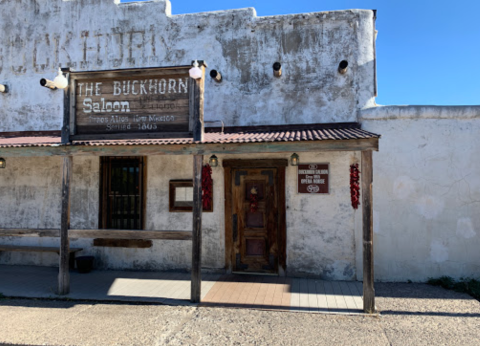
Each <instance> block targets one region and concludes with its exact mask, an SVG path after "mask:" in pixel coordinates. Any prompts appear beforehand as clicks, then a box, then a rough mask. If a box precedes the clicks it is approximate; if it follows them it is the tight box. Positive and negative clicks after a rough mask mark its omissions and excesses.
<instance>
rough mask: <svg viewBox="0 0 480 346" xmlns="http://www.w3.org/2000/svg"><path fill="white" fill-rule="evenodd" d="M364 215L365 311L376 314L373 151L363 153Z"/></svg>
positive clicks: (362, 191)
mask: <svg viewBox="0 0 480 346" xmlns="http://www.w3.org/2000/svg"><path fill="white" fill-rule="evenodd" d="M360 176H361V179H362V190H361V193H362V202H363V203H362V214H363V311H364V312H366V313H369V314H371V313H373V312H375V288H374V273H373V266H374V262H373V209H372V208H373V205H372V203H373V196H372V183H373V164H372V151H371V150H365V151H362V171H361V174H360Z"/></svg>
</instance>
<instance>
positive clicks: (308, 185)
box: [297, 163, 330, 194]
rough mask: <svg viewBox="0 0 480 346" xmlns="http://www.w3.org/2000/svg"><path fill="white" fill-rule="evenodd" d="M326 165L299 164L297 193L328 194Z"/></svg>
mask: <svg viewBox="0 0 480 346" xmlns="http://www.w3.org/2000/svg"><path fill="white" fill-rule="evenodd" d="M329 166H330V165H329V164H328V163H303V164H299V165H298V166H297V167H298V171H297V182H298V184H297V186H298V190H297V192H298V193H308V194H328V193H330V188H329V187H330V186H329V174H330V167H329Z"/></svg>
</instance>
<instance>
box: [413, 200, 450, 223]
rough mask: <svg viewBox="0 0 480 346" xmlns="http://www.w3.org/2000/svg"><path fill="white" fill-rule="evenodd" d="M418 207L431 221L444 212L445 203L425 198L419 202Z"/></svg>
mask: <svg viewBox="0 0 480 346" xmlns="http://www.w3.org/2000/svg"><path fill="white" fill-rule="evenodd" d="M416 206H417V210H418V212H419V213H420V214H422V215H423V216H424V217H425V218H426V219H428V220H431V219H434V218H436V217H437V215H439V214H440V213H441V212H442V210H443V206H444V203H443V201H442V200H439V199H437V198H435V197H433V196H423V197H422V198H420V199H419V200H418V201H417V203H416Z"/></svg>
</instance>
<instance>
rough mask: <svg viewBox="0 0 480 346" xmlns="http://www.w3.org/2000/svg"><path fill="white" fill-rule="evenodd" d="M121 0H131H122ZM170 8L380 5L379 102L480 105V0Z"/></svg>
mask: <svg viewBox="0 0 480 346" xmlns="http://www.w3.org/2000/svg"><path fill="white" fill-rule="evenodd" d="M122 2H130V1H126V0H122ZM171 3H172V13H173V14H181V13H193V12H204V11H218V10H226V9H234V8H244V7H255V9H256V10H257V15H258V16H268V15H274V14H287V13H304V12H321V11H331V10H342V9H351V8H361V9H376V10H377V11H378V12H377V30H378V38H377V75H378V97H377V103H378V104H384V105H389V104H416V105H419V104H429V105H475V104H476V105H480V21H479V19H478V18H479V17H478V13H480V1H479V0H456V1H452V0H450V1H447V0H437V1H432V0H416V1H413V0H357V1H354V0H275V1H274V0H228V1H225V0H223V1H220V0H206V1H198V0H196V1H193V0H171Z"/></svg>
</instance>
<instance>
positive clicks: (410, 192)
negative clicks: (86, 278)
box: [0, 0, 480, 290]
mask: <svg viewBox="0 0 480 346" xmlns="http://www.w3.org/2000/svg"><path fill="white" fill-rule="evenodd" d="M170 6H171V5H170V1H164V0H156V1H151V2H141V3H128V4H120V3H118V1H114V0H100V1H99V0H95V1H93V0H73V1H44V2H37V1H33V0H21V1H15V2H3V3H1V4H0V7H1V11H0V13H1V15H0V16H1V17H0V18H1V22H2V23H3V24H4V25H3V27H4V28H5V29H4V33H3V34H2V36H1V37H0V83H1V84H3V85H5V86H6V87H7V88H8V90H7V91H8V92H5V93H0V118H1V122H0V132H2V133H0V158H2V159H3V161H4V162H5V163H6V166H5V168H3V169H0V191H1V194H0V201H1V203H0V205H1V207H0V220H1V221H0V231H1V234H2V235H3V236H2V237H1V238H0V246H2V245H3V246H12V247H21V246H31V247H37V248H38V247H60V248H62V249H63V250H62V252H61V256H60V258H62V256H63V262H62V259H61V260H60V263H61V266H62V263H66V262H65V261H66V259H67V255H68V251H67V250H68V248H81V249H82V251H81V252H79V254H84V255H91V256H94V257H95V266H96V268H98V269H122V270H155V271H163V270H191V269H193V270H194V271H195V270H199V268H200V265H201V268H202V270H203V271H211V272H256V273H271V274H277V275H289V276H309V277H319V278H323V279H329V280H362V279H364V273H366V274H367V276H368V277H367V278H366V281H369V280H370V281H373V273H374V270H373V244H375V251H376V254H375V256H376V260H375V266H376V267H375V268H376V270H377V269H378V272H377V274H376V278H377V279H380V280H385V281H392V280H393V281H395V280H407V279H412V280H424V279H425V278H426V277H428V276H434V275H436V274H440V273H442V274H451V273H452V272H458V271H457V270H456V269H455V266H456V267H457V268H459V267H461V268H462V269H461V272H462V273H464V274H468V275H473V274H474V273H475V272H477V273H478V263H479V258H478V257H479V255H478V252H474V249H478V245H480V244H479V239H478V236H477V231H476V230H475V226H474V225H475V224H478V221H480V220H478V215H477V214H478V213H477V214H475V213H474V212H473V211H472V209H471V208H473V207H474V205H475V203H477V202H476V200H475V199H474V197H473V196H474V193H473V191H471V195H470V196H471V197H468V198H467V197H465V198H466V200H465V202H468V203H472V204H471V205H469V206H467V207H465V206H464V207H460V202H458V204H459V208H460V209H458V208H457V214H458V215H457V214H456V216H453V215H450V216H449V217H451V218H452V220H455V221H450V219H449V221H448V222H447V223H448V224H449V225H451V224H452V222H453V223H455V224H456V223H457V220H460V221H458V222H460V226H459V227H460V230H457V231H456V234H457V235H456V237H457V238H458V239H454V238H455V236H448V232H449V229H447V228H446V226H445V223H446V221H445V220H443V219H442V215H443V210H444V207H445V209H446V207H447V204H448V203H457V202H455V201H450V202H448V203H443V202H439V200H438V198H437V197H438V196H437V194H436V193H435V192H434V191H433V189H432V191H430V192H429V193H426V192H425V190H429V187H420V186H419V185H416V184H415V178H412V176H411V173H407V172H406V171H405V172H404V173H403V174H402V175H401V177H403V178H401V177H400V176H399V175H397V173H398V171H402V172H403V170H404V168H405V165H408V162H409V160H410V157H408V155H406V154H405V152H404V151H403V149H402V148H410V149H412V150H417V149H418V150H419V153H418V155H417V156H416V164H415V167H411V166H408V170H409V171H412V170H417V171H416V172H415V174H414V175H415V176H419V175H421V174H422V172H423V171H424V170H426V171H430V169H428V168H427V167H423V168H422V167H419V166H422V165H423V164H424V163H422V157H423V155H424V152H422V150H427V149H428V145H427V144H426V146H427V149H422V148H425V146H424V147H422V148H420V146H418V148H417V147H416V146H417V144H418V143H417V142H418V141H419V138H421V135H420V132H421V131H420V130H419V127H422V126H423V122H427V123H428V125H427V131H430V130H431V132H429V133H431V135H432V136H435V135H434V133H435V130H434V129H435V128H436V126H438V124H437V120H438V117H440V118H441V121H444V122H445V121H447V122H450V123H451V128H452V129H451V130H449V131H451V132H450V134H451V135H452V136H456V134H457V130H456V127H457V125H458V124H457V123H456V121H457V120H455V119H450V114H452V113H451V112H457V113H460V114H461V115H462V116H466V117H469V118H468V119H469V121H472V122H474V125H472V126H473V127H469V126H465V128H464V129H463V130H462V131H464V132H467V133H469V134H470V136H472V135H473V132H474V130H472V128H475V129H477V130H478V124H477V122H478V117H479V111H478V109H477V108H475V107H467V108H461V107H459V108H455V110H452V109H449V108H442V109H445V110H444V111H443V110H438V109H436V108H435V109H434V108H428V109H425V108H415V107H411V108H401V107H393V106H390V107H378V106H377V105H376V104H375V96H376V94H377V86H376V60H375V59H376V58H375V44H376V43H375V39H376V30H375V19H376V12H375V11H373V10H345V11H334V12H319V13H306V14H295V15H281V16H269V17H258V16H257V15H256V13H255V10H254V9H252V8H247V9H240V10H227V11H219V12H211V13H195V14H186V15H172V14H171V10H170ZM196 59H197V60H199V61H200V66H199V67H200V71H202V73H203V76H202V77H201V78H200V79H193V78H191V77H190V76H189V70H190V68H191V67H192V62H193V61H194V60H196ZM59 67H61V68H62V69H63V73H62V75H64V77H65V78H67V79H68V80H69V85H68V87H67V88H66V89H64V90H63V91H62V90H60V89H49V88H46V87H42V86H41V85H40V83H39V81H40V80H41V79H44V80H43V82H42V83H43V84H44V85H45V86H47V87H48V86H53V87H55V84H51V82H50V81H49V80H53V79H54V78H55V76H56V75H57V70H58V68H59ZM432 109H433V110H432ZM427 113H428V114H433V116H430V115H426V114H427ZM457 115H458V114H455V116H457ZM395 124H398V126H397V125H395ZM442 126H443V125H442ZM410 127H411V130H412V132H411V133H412V134H415V136H413V135H412V138H410V137H404V135H405V132H409V131H407V128H409V129H410ZM447 127H448V126H447ZM447 127H445V131H447V130H446V128H447ZM413 128H414V129H415V130H413ZM472 131H473V132H472ZM385 133H386V134H388V136H387V138H385V135H384V134H385ZM380 134H381V135H382V139H381V140H380ZM417 135H418V136H417ZM458 137H462V138H464V140H465V141H467V142H468V140H469V139H471V137H468V138H466V137H463V135H458ZM385 141H386V142H387V143H386V144H384V142H385ZM421 141H422V143H423V142H425V143H428V141H429V139H428V138H426V139H422V140H421ZM379 143H382V147H381V150H380V151H379V152H377V151H378V150H379ZM399 143H401V144H399ZM425 143H423V144H425ZM468 143H469V145H470V146H475V148H474V149H475V150H476V149H478V145H477V144H473V143H470V142H468ZM423 144H422V145H423ZM437 144H438V146H439V148H437V149H438V150H439V151H440V148H441V147H442V145H445V144H443V143H437ZM383 145H385V148H386V152H385V153H383V150H384V149H383ZM437 149H436V150H437ZM405 150H406V149H405ZM448 150H449V152H452V150H453V149H448ZM372 152H374V154H373V161H372ZM425 155H426V156H429V155H430V152H428V153H425ZM297 157H298V162H299V164H300V165H295V164H296V163H295V162H292V161H295V159H296V158H297ZM215 158H217V160H218V166H216V167H212V170H211V181H212V183H211V184H210V183H209V174H208V167H207V168H204V167H205V165H207V164H208V163H215V160H214V159H215ZM451 159H452V160H457V159H458V160H462V163H461V164H460V166H466V167H467V166H468V165H467V164H466V163H465V161H464V159H463V158H461V157H459V158H455V157H453V156H451ZM212 160H213V161H212ZM372 162H373V166H372ZM357 165H358V166H357ZM212 166H214V165H213V164H212ZM357 167H358V170H359V171H360V174H359V177H358V179H356V177H357V176H358V175H357V173H355V171H356V168H357ZM440 167H441V164H439V165H438V166H436V167H435V170H438V169H441V168H440ZM468 167H469V168H468V170H469V173H470V172H471V171H473V172H475V171H476V172H477V173H478V171H479V164H478V163H474V162H473V161H472V162H470V166H468ZM194 169H195V173H194ZM405 169H406V168H405ZM202 170H203V171H204V173H203V176H202V175H201V174H200V172H201V171H202ZM378 172H381V175H378V174H379V173H378ZM453 174H454V175H456V173H453ZM372 176H373V177H374V180H375V183H374V184H373V188H372ZM458 178H459V179H460V178H461V177H458ZM402 179H403V180H402ZM419 179H424V178H423V177H422V178H419ZM435 179H436V178H435ZM377 181H380V187H378V186H376V185H375V184H376V182H377ZM393 185H394V186H395V187H394V191H393V195H394V196H392V186H393ZM427 185H428V183H427ZM201 187H203V189H204V191H203V195H204V198H203V201H202V200H201V190H200V189H201ZM68 188H69V191H70V193H68ZM470 188H472V189H476V190H477V192H478V189H480V185H479V184H478V179H477V180H476V183H475V185H474V186H473V185H472V184H470ZM454 189H455V188H454ZM62 192H63V193H62ZM358 194H359V196H360V200H359V202H360V203H359V205H358V204H357V203H356V202H357V198H358ZM372 195H373V205H372ZM397 197H398V198H397ZM413 199H414V200H413ZM422 201H423V202H422ZM469 201H470V202H469ZM422 203H423V204H422ZM442 203H443V204H442ZM200 204H203V209H204V210H203V212H201V211H200V209H198V207H199V205H200ZM437 204H442V205H441V206H440V207H439V206H438V205H437ZM477 207H478V205H477ZM411 208H413V209H415V212H412V211H411ZM196 209H197V210H196ZM448 209H451V208H448ZM192 214H193V216H194V217H193V218H192ZM460 214H462V215H463V216H462V215H460ZM62 215H63V219H62ZM372 216H373V218H372ZM461 220H463V221H461ZM410 221H411V222H412V224H411V225H409V222H410ZM427 224H428V225H427ZM442 224H443V225H442ZM425 227H427V230H426V231H425ZM449 227H450V226H449ZM192 230H193V231H192ZM374 231H375V233H374ZM425 232H426V233H425ZM453 232H454V233H455V229H454V228H453ZM372 237H373V238H372ZM417 238H418V240H417ZM445 239H447V240H445ZM68 240H69V242H68ZM377 240H378V242H377ZM446 241H447V243H446ZM66 249H67V250H66ZM200 249H201V251H200ZM445 249H446V250H445ZM459 249H462V250H461V251H459ZM65 251H67V252H65ZM192 253H193V260H192ZM445 253H447V255H445ZM453 253H455V255H454V256H453ZM377 254H378V255H377ZM449 254H450V255H449ZM445 256H446V257H445ZM449 256H451V257H454V258H455V260H454V263H451V265H450V266H449V267H448V270H447V271H444V270H442V267H443V266H444V265H446V264H448V263H449V258H451V257H449ZM195 258H196V260H195ZM58 263H59V256H58V255H57V254H55V253H44V252H35V251H25V252H22V251H2V252H0V264H10V265H41V266H58ZM192 263H193V268H192ZM455 263H456V264H455ZM364 264H365V265H364ZM195 267H196V268H195ZM67 269H68V268H67ZM61 270H62V269H61ZM63 270H65V268H63ZM67 271H68V270H67ZM364 287H365V286H364ZM368 287H370V288H371V289H372V290H373V286H368Z"/></svg>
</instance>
